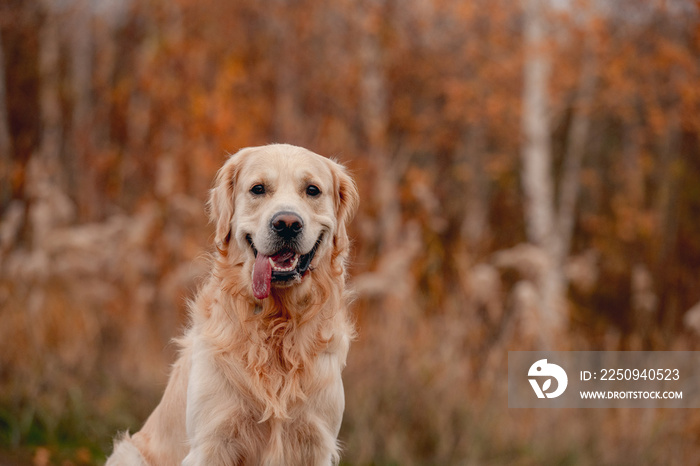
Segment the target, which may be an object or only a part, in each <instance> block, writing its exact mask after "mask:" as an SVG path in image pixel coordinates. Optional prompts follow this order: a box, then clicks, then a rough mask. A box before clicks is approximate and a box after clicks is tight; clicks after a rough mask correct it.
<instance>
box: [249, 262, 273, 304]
mask: <svg viewBox="0 0 700 466" xmlns="http://www.w3.org/2000/svg"><path fill="white" fill-rule="evenodd" d="M271 280H272V265H270V256H266V255H265V254H262V253H260V252H258V256H257V257H256V258H255V264H254V265H253V294H254V295H255V297H256V298H258V299H265V298H267V297H268V296H270V281H271Z"/></svg>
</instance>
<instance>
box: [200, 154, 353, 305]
mask: <svg viewBox="0 0 700 466" xmlns="http://www.w3.org/2000/svg"><path fill="white" fill-rule="evenodd" d="M358 203H359V196H358V192H357V187H356V185H355V183H354V181H353V180H352V179H351V178H350V176H349V175H348V174H347V173H346V171H345V169H344V167H343V166H342V165H340V164H338V163H336V162H333V161H332V160H329V159H327V158H325V157H322V156H320V155H318V154H315V153H313V152H311V151H308V150H306V149H303V148H301V147H295V146H290V145H286V144H274V145H269V146H262V147H252V148H248V149H243V150H241V151H239V152H238V153H236V154H234V155H233V156H231V157H230V158H229V159H228V161H227V162H226V163H225V164H224V166H223V167H222V168H221V169H220V170H219V172H218V174H217V176H216V180H215V186H214V188H213V189H212V190H211V194H210V198H209V213H210V218H211V220H212V222H213V223H214V224H215V227H216V232H215V242H216V246H217V248H218V250H219V252H220V253H221V254H222V255H223V256H227V257H228V256H229V255H231V253H232V252H234V250H235V254H233V255H235V257H236V259H235V260H237V261H239V262H241V263H242V265H243V268H244V270H245V271H246V272H247V273H246V274H245V275H247V276H249V277H250V279H251V287H252V291H253V295H254V296H255V297H256V298H258V299H265V298H267V297H268V296H269V295H270V293H271V292H272V290H273V289H274V288H286V287H290V286H298V285H300V284H302V283H303V282H304V281H305V278H306V277H307V276H308V275H309V274H312V273H314V272H313V270H314V269H315V268H316V265H317V264H319V263H322V262H324V261H325V262H330V261H333V260H336V259H337V258H338V257H340V260H342V259H343V258H344V255H345V253H346V250H347V246H348V238H347V232H346V224H347V222H349V221H350V219H351V218H352V216H353V215H354V213H355V210H356V209H357V205H358Z"/></svg>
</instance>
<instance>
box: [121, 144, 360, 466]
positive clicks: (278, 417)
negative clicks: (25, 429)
mask: <svg viewBox="0 0 700 466" xmlns="http://www.w3.org/2000/svg"><path fill="white" fill-rule="evenodd" d="M358 202H359V196H358V192H357V187H356V185H355V183H354V181H353V180H352V179H351V178H350V176H349V175H348V174H347V172H346V170H345V169H344V168H343V167H342V166H341V165H340V164H338V163H336V162H334V161H331V160H329V159H327V158H324V157H322V156H320V155H317V154H315V153H313V152H310V151H308V150H306V149H302V148H300V147H295V146H290V145H285V144H275V145H269V146H263V147H253V148H248V149H243V150H241V151H240V152H238V153H236V154H235V155H233V156H231V157H230V158H229V160H228V161H227V162H226V163H225V164H224V166H223V167H222V168H221V169H220V170H219V172H218V174H217V176H216V180H215V186H214V188H213V189H212V190H211V193H210V199H209V203H208V207H209V213H210V217H211V220H212V222H213V223H214V225H215V242H216V250H217V251H216V253H215V254H214V255H213V258H212V270H211V274H210V275H209V277H208V279H206V281H205V282H204V283H203V285H202V287H201V289H200V290H199V292H198V294H197V296H196V297H195V299H194V300H193V301H192V303H191V304H190V320H191V322H190V325H189V327H188V329H187V330H186V332H185V334H184V336H183V337H182V338H180V339H179V340H178V343H179V345H180V347H181V351H180V357H179V359H178V360H177V362H176V363H175V365H174V367H173V369H172V373H171V375H170V379H169V382H168V385H167V387H166V389H165V393H164V395H163V399H162V400H161V402H160V404H159V405H158V406H157V407H156V409H155V410H154V411H153V413H152V414H151V415H150V417H149V418H148V420H147V421H146V423H145V425H144V426H143V428H142V429H141V431H139V432H137V433H135V434H134V435H131V436H130V435H129V434H128V433H126V434H124V435H123V436H121V437H120V438H118V439H117V440H116V441H115V446H114V452H113V453H112V455H111V456H110V457H109V458H108V460H107V466H118V465H125V466H136V465H151V466H170V465H183V466H219V465H220V466H229V465H279V466H282V465H321V464H323V465H328V464H337V463H338V461H339V448H338V443H337V440H336V438H337V435H338V430H339V429H340V423H341V419H342V415H343V410H344V405H345V402H344V394H343V385H342V380H341V371H342V369H343V367H344V366H345V361H346V356H347V353H348V348H349V345H350V341H351V340H352V338H353V336H354V327H353V325H352V323H351V321H350V319H349V316H348V313H347V310H346V302H345V301H346V296H345V295H346V293H345V261H346V258H347V255H348V248H349V241H348V235H347V232H346V224H347V222H348V221H349V220H350V219H351V218H352V216H353V215H354V213H355V210H356V208H357V205H358Z"/></svg>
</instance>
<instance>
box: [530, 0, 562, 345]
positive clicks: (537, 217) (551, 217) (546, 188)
mask: <svg viewBox="0 0 700 466" xmlns="http://www.w3.org/2000/svg"><path fill="white" fill-rule="evenodd" d="M545 15H546V8H545V2H544V0H525V65H524V83H523V108H522V128H523V139H524V140H523V144H524V146H523V150H522V186H523V192H524V197H525V200H524V201H525V206H524V207H525V226H526V229H527V237H528V240H529V241H530V242H531V243H532V244H534V245H535V246H537V247H539V248H540V249H541V250H542V251H543V252H544V253H545V256H546V257H547V261H546V264H545V266H544V267H543V269H542V270H541V273H540V276H539V277H538V282H539V283H538V288H539V292H540V303H539V306H538V311H539V316H538V321H539V324H540V340H541V344H543V345H545V346H546V347H549V346H551V344H552V337H553V335H556V334H557V333H558V331H559V330H560V329H562V327H563V325H564V314H563V302H564V299H563V298H564V284H563V274H562V271H561V268H560V267H559V266H558V262H559V260H558V258H559V257H560V251H561V241H560V240H561V238H560V237H559V235H558V234H557V232H556V224H555V211H554V178H553V175H552V148H551V142H550V134H551V129H550V121H549V106H550V102H549V94H548V88H547V86H548V83H549V76H550V70H551V63H550V57H549V55H548V53H547V50H546V45H547V40H546V39H547V31H546V30H547V22H546V20H545Z"/></svg>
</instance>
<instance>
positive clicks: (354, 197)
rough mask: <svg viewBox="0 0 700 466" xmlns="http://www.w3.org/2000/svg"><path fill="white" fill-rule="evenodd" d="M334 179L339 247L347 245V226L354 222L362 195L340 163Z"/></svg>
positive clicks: (335, 164)
mask: <svg viewBox="0 0 700 466" xmlns="http://www.w3.org/2000/svg"><path fill="white" fill-rule="evenodd" d="M332 172H333V177H334V178H335V179H334V181H335V187H336V198H335V209H336V215H337V218H338V232H337V234H336V237H337V238H336V241H338V240H340V244H337V246H339V247H344V246H346V244H347V241H348V239H347V232H346V225H347V224H348V223H349V222H350V220H352V218H353V217H354V216H355V213H356V212H357V208H358V207H359V205H360V195H359V193H358V191H357V185H356V184H355V181H354V180H353V179H352V178H351V177H350V175H349V174H348V173H347V170H346V169H345V167H343V166H342V165H340V164H339V163H334V167H333V170H332Z"/></svg>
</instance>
